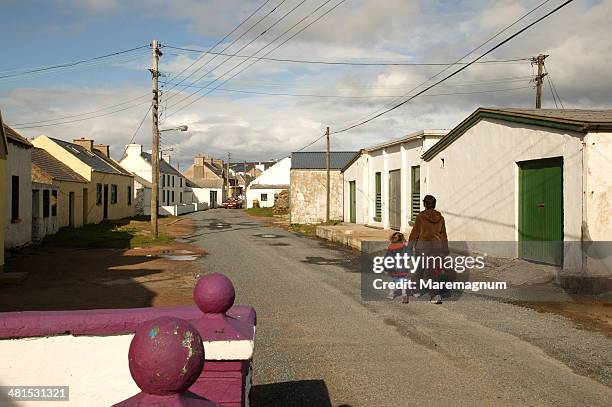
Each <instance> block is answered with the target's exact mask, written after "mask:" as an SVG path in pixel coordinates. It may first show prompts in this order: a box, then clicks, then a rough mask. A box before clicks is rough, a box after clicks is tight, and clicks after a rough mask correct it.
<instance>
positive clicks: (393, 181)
mask: <svg viewBox="0 0 612 407" xmlns="http://www.w3.org/2000/svg"><path fill="white" fill-rule="evenodd" d="M401 191H402V174H401V170H393V171H389V227H390V228H391V229H398V230H399V228H400V227H401V223H402V196H401V193H402V192H401Z"/></svg>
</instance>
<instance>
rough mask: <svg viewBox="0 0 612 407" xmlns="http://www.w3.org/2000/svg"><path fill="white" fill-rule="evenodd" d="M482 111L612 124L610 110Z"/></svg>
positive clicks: (506, 109) (493, 109) (502, 109)
mask: <svg viewBox="0 0 612 407" xmlns="http://www.w3.org/2000/svg"><path fill="white" fill-rule="evenodd" d="M480 110H483V111H491V112H499V113H506V114H511V115H521V116H532V117H537V118H546V119H553V120H555V121H564V122H574V123H582V124H612V109H606V110H593V109H515V108H500V109H497V108H490V109H480Z"/></svg>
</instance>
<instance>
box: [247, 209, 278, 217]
mask: <svg viewBox="0 0 612 407" xmlns="http://www.w3.org/2000/svg"><path fill="white" fill-rule="evenodd" d="M244 211H245V212H246V213H248V214H249V215H252V216H262V217H266V218H269V217H272V216H274V208H248V209H245V210H244Z"/></svg>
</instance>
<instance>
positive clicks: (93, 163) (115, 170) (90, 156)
mask: <svg viewBox="0 0 612 407" xmlns="http://www.w3.org/2000/svg"><path fill="white" fill-rule="evenodd" d="M49 138H50V139H51V140H53V141H54V142H55V143H57V144H58V145H59V146H60V147H63V148H64V150H66V151H68V152H69V153H70V154H72V155H73V156H75V157H76V158H78V159H79V160H81V161H82V162H83V163H85V164H86V165H88V166H89V167H91V169H93V170H94V171H97V172H104V173H107V174H118V175H130V176H131V175H132V174H131V173H130V172H128V171H127V170H125V169H124V168H122V167H121V166H120V165H119V164H117V163H116V162H114V161H113V160H111V159H110V158H108V157H106V156H105V155H104V154H102V153H100V152H99V151H97V150H94V151H87V149H86V148H85V147H82V146H80V145H78V144H74V143H70V142H68V141H64V140H59V139H55V138H51V137H49Z"/></svg>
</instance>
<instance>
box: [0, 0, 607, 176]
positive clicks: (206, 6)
mask: <svg viewBox="0 0 612 407" xmlns="http://www.w3.org/2000/svg"><path fill="white" fill-rule="evenodd" d="M339 2H340V0H330V1H327V2H326V1H325V0H284V1H283V0H269V1H267V2H266V1H265V0H250V1H246V0H210V1H206V0H205V1H198V0H174V1H162V0H139V1H136V0H47V1H42V0H41V1H34V0H0V16H1V23H0V38H2V51H3V56H2V58H1V59H0V110H1V111H2V115H3V118H4V121H5V122H6V123H7V124H9V125H11V126H13V127H15V128H16V129H17V130H18V131H19V132H20V133H21V134H22V135H24V136H26V137H28V138H34V137H37V136H39V135H41V134H45V135H48V136H50V137H55V138H59V139H64V140H72V139H75V138H80V137H85V138H93V139H94V140H95V142H96V143H102V144H110V145H111V155H112V156H113V157H114V158H116V159H119V158H121V155H122V153H123V151H124V148H125V145H126V144H127V143H129V142H130V141H133V142H135V143H140V144H143V146H144V148H145V149H146V150H149V149H150V148H151V116H150V115H148V116H146V118H145V115H146V114H147V113H148V109H149V107H150V98H151V74H150V72H149V69H150V68H151V64H152V52H151V49H150V48H149V44H151V42H152V40H153V39H157V40H159V42H160V44H161V46H162V49H161V51H162V52H163V55H162V56H161V58H160V61H159V69H160V73H161V76H160V87H161V90H162V96H161V103H160V111H161V116H160V127H161V128H162V129H172V128H174V127H176V126H179V125H184V124H185V125H187V126H188V127H189V130H188V131H187V132H177V131H165V132H163V133H162V149H168V150H170V149H171V150H172V151H170V154H171V156H172V162H173V163H174V164H177V165H180V166H181V168H186V166H187V165H189V164H190V163H191V162H192V161H193V157H194V155H196V154H197V153H203V154H208V155H211V156H214V157H219V158H222V157H226V156H227V153H228V152H229V153H231V155H232V161H242V160H267V159H273V158H282V157H284V156H287V155H289V154H290V153H291V152H292V151H297V150H299V149H301V148H303V147H305V146H306V145H308V144H310V143H311V142H313V141H314V140H316V139H317V138H320V137H321V135H322V134H323V132H324V130H325V127H327V126H329V127H330V128H331V131H332V132H334V131H336V130H339V129H343V128H345V127H347V126H348V125H350V124H352V123H355V122H357V121H359V120H360V119H362V118H365V117H368V115H370V114H372V113H373V112H376V111H379V110H380V109H382V108H384V107H385V106H389V103H391V102H392V101H393V100H396V99H395V97H404V98H405V97H406V95H411V94H414V92H416V91H417V90H420V89H422V88H423V87H422V86H421V87H420V88H416V90H415V87H416V86H417V85H419V84H422V83H427V84H429V83H432V82H427V80H428V79H430V78H432V77H435V75H436V74H439V72H440V71H442V70H444V69H447V70H446V71H445V73H446V74H447V73H450V72H452V71H453V70H455V69H457V68H458V66H456V65H455V66H450V67H447V66H444V65H436V66H414V65H402V66H395V65H384V66H380V65H377V66H372V65H367V66H364V65H352V66H347V65H329V64H325V65H324V64H304V63H294V62H281V61H266V60H256V59H254V58H251V59H246V58H238V57H228V56H222V55H213V54H203V53H201V52H195V51H193V50H196V51H197V50H200V51H207V50H209V49H211V47H213V46H214V48H212V51H213V52H222V53H225V54H238V55H247V56H249V55H256V56H262V55H263V54H264V53H267V52H269V51H272V52H270V53H269V54H268V55H267V57H270V58H276V59H298V60H311V61H312V60H316V61H331V62H338V61H349V62H353V63H370V64H372V63H387V64H388V63H398V62H399V63H451V62H455V61H458V60H460V59H461V58H463V57H465V56H466V55H467V58H466V59H463V61H469V60H471V59H473V58H475V57H476V56H478V55H480V54H481V53H482V52H484V51H486V50H487V49H489V48H490V47H492V46H493V45H495V44H496V43H497V42H500V41H501V40H503V39H504V38H506V36H508V35H510V34H511V33H513V32H515V31H517V30H518V29H520V28H521V27H523V26H525V25H527V24H528V23H529V22H531V21H534V20H535V19H536V18H538V17H539V16H542V15H543V14H545V13H546V12H548V11H550V10H552V9H553V8H555V7H556V6H558V5H559V4H561V3H562V1H561V0H549V1H548V2H546V4H545V5H543V6H542V7H541V8H540V9H538V10H537V11H535V12H534V13H533V14H531V15H530V16H529V17H527V18H526V19H524V20H523V21H521V22H520V23H519V24H518V25H516V26H514V27H513V28H511V29H510V30H509V31H507V32H504V33H503V34H502V35H500V36H499V37H497V38H496V39H494V40H493V41H492V42H489V43H488V44H486V45H485V46H484V47H482V48H480V49H479V50H477V51H476V52H474V53H470V51H472V50H473V49H475V48H477V47H478V46H479V45H481V44H482V43H484V42H485V41H487V40H488V39H489V38H490V37H492V36H493V35H495V34H496V33H498V32H499V31H500V30H501V29H503V28H504V27H506V26H507V25H509V24H511V23H512V22H514V21H515V20H516V19H517V18H519V17H520V16H522V15H523V14H525V13H526V12H528V11H529V10H531V9H532V8H534V7H535V6H536V5H537V4H539V3H540V0H538V1H533V0H531V1H509V0H469V1H468V0H461V1H457V0H453V1H450V0H439V1H418V0H377V1H372V0H369V1H368V0H345V1H343V2H340V4H339V5H338V6H337V7H336V8H334V9H333V10H331V11H330V12H329V13H328V14H325V15H323V14H324V13H325V12H326V11H327V10H329V9H331V8H332V7H333V6H334V5H336V4H338V3H339ZM254 12H255V13H254ZM253 13H254V14H253ZM321 15H323V17H322V18H321V19H320V20H318V21H316V22H314V23H313V24H312V25H310V26H309V27H308V28H306V29H305V30H303V31H302V32H300V33H299V34H298V35H296V36H295V37H293V38H291V39H290V40H289V41H287V42H286V43H285V44H283V45H282V46H280V47H278V48H277V49H275V48H276V46H277V45H279V44H281V43H282V42H283V41H284V40H285V39H287V38H289V37H290V36H291V35H292V34H294V33H296V32H297V31H298V30H300V29H301V28H303V27H305V26H306V25H307V24H309V23H311V22H313V21H314V20H315V19H316V18H317V17H319V16H321ZM611 15H612V0H602V1H593V0H590V1H587V0H575V1H574V2H573V3H571V4H569V5H568V6H567V7H565V8H564V9H562V10H560V11H559V12H558V13H555V14H554V15H552V16H550V17H549V18H547V19H546V20H544V21H542V22H541V23H539V24H537V25H536V26H534V27H533V28H531V29H530V30H528V31H526V32H525V33H523V34H521V35H520V36H518V37H517V38H515V39H513V40H512V41H510V42H509V43H507V44H506V45H504V46H503V47H501V48H499V49H498V50H496V51H494V52H493V53H492V54H490V55H488V56H487V57H485V60H493V61H499V60H508V59H512V60H515V59H517V60H518V61H513V62H507V63H486V64H478V65H473V66H470V67H469V68H467V69H466V70H464V71H463V72H461V73H460V74H458V75H457V76H455V77H453V78H452V79H450V80H448V81H447V82H444V83H443V84H440V85H439V86H437V87H435V88H433V89H431V90H430V91H428V92H427V93H425V94H424V95H422V96H419V97H417V98H415V99H414V100H412V101H411V102H409V103H407V104H405V105H404V106H402V107H401V108H399V109H396V110H394V111H393V112H391V113H389V114H386V115H384V116H382V117H380V118H378V119H376V120H373V121H371V122H369V123H368V124H366V125H363V126H360V127H357V128H355V129H353V130H351V131H346V132H342V133H338V134H332V137H331V144H332V150H336V151H357V150H358V149H360V148H363V147H366V146H369V145H373V144H377V143H379V142H382V141H384V140H388V139H391V138H396V137H400V136H403V135H406V134H409V133H411V132H414V131H418V130H421V129H450V128H452V127H454V126H456V125H457V124H458V123H459V122H460V121H461V120H463V119H464V118H465V117H467V116H468V115H469V114H470V113H471V112H473V111H474V110H475V109H477V108H478V107H525V108H532V107H534V104H535V101H534V99H535V90H534V84H533V81H532V79H533V77H534V67H533V66H532V64H531V63H530V62H529V61H528V59H529V58H530V57H533V56H535V55H538V54H540V53H543V54H548V55H549V57H548V58H547V59H546V69H547V72H548V73H549V77H550V78H551V79H552V84H554V86H555V87H556V90H557V93H558V95H559V97H560V99H561V102H562V104H563V106H564V107H565V108H600V109H603V108H610V102H609V95H610V94H611V93H612V70H611V69H610V68H609V67H610V65H611V64H612V52H611V51H610V50H612V24H610V16H611ZM249 16H250V18H249V19H248V20H246V21H245V19H247V18H248V17H249ZM302 19H303V21H302V22H300V21H301V20H302ZM241 23H243V24H242V25H240V26H239V24H241ZM238 26H239V27H238ZM236 27H238V28H237V29H236ZM251 27H252V28H251ZM292 27H293V28H292ZM287 30H289V31H287ZM232 31H233V33H232V34H231V35H229V36H228V37H226V35H227V34H228V33H231V32H232ZM283 33H285V34H283ZM217 44H218V45H217ZM139 47H140V48H139ZM171 47H178V48H184V49H186V50H179V49H176V48H171ZM135 48H137V49H135ZM131 49H135V50H133V51H130V52H125V53H121V54H119V55H116V56H113V57H107V58H102V59H97V60H94V61H90V62H87V63H81V64H77V65H75V66H67V67H63V68H61V69H48V70H44V71H41V72H37V73H26V72H25V71H28V70H30V69H36V68H41V67H48V66H52V65H56V64H64V63H70V62H74V61H79V60H87V59H90V58H95V57H98V56H102V55H107V54H111V53H115V52H121V51H125V50H131ZM190 50H191V51H190ZM190 65H191V67H189V66H190ZM243 68H247V69H245V70H244V72H242V69H243ZM238 72H240V73H239V74H238V75H236V76H235V77H233V76H234V74H236V73H238ZM442 75H443V74H442ZM440 77H441V76H438V78H440ZM228 79H229V80H228ZM215 87H218V89H216V90H211V88H215ZM550 87H551V85H550V84H549V82H548V80H546V79H545V82H544V101H543V107H545V108H555V101H554V100H553V97H552V93H551V90H550ZM411 92H412V93H411ZM397 100H402V99H397ZM557 105H558V106H559V107H560V102H558V101H557ZM75 120H78V121H75ZM67 122H68V123H67ZM140 123H142V126H140V127H139V125H140ZM324 147H325V146H324V140H319V141H317V142H316V143H314V144H313V145H312V146H309V147H308V150H312V151H322V150H323V149H324Z"/></svg>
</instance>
